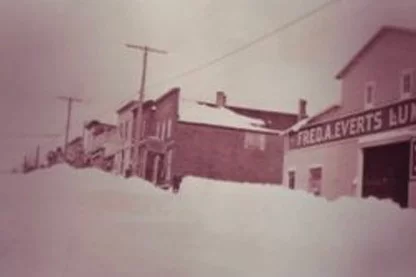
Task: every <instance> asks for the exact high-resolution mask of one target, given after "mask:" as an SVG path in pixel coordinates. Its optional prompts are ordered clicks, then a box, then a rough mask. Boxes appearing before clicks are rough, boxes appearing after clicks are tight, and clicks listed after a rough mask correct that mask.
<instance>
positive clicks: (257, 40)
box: [149, 0, 342, 87]
mask: <svg viewBox="0 0 416 277" xmlns="http://www.w3.org/2000/svg"><path fill="white" fill-rule="evenodd" d="M339 1H342V0H330V1H327V2H325V3H323V4H321V5H319V6H318V7H316V8H315V9H313V10H311V11H309V12H307V13H305V14H303V15H302V16H300V17H298V18H296V19H293V20H291V21H289V22H287V23H285V24H283V25H282V26H279V27H277V28H275V29H274V30H272V31H270V32H267V33H265V34H263V35H261V36H259V37H257V38H255V39H254V40H251V41H249V42H248V43H246V44H243V45H241V46H239V47H237V48H235V49H234V50H231V51H229V52H227V53H225V54H224V55H222V56H220V57H218V58H215V59H212V60H210V61H208V62H206V63H204V64H201V65H199V66H196V67H194V68H192V69H190V70H187V71H184V72H182V73H180V74H177V75H173V76H171V77H168V78H166V79H165V80H162V81H159V82H157V83H154V84H151V85H150V86H149V87H153V86H158V85H160V84H164V83H166V82H168V81H171V80H175V79H179V78H182V77H185V76H187V75H191V74H193V73H196V72H198V71H201V70H203V69H205V68H208V67H210V66H212V65H214V64H216V63H218V62H220V61H222V60H224V59H226V58H228V57H230V56H233V55H235V54H238V53H240V52H242V51H244V50H246V49H249V48H250V47H252V46H253V45H255V44H257V43H260V42H262V41H264V40H266V39H268V38H270V37H272V36H274V35H276V34H277V33H280V32H282V31H284V30H286V29H288V28H290V27H292V26H294V25H296V24H298V23H299V22H301V21H303V20H305V19H307V18H309V17H311V16H313V15H315V14H317V13H318V12H320V11H322V10H324V9H326V8H327V7H329V6H330V5H333V4H335V3H337V2H339Z"/></svg>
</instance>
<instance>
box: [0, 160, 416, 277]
mask: <svg viewBox="0 0 416 277" xmlns="http://www.w3.org/2000/svg"><path fill="white" fill-rule="evenodd" d="M1 178H2V180H1V185H0V272H1V276H42V277H45V276H88V277H91V276H100V277H101V276H135V277H137V276H308V277H310V276H348V277H351V276H366V277H367V276H377V277H379V276H415V275H414V274H415V272H416V260H415V257H416V211H414V210H400V209H399V208H398V207H397V206H395V205H394V204H392V203H390V202H385V201H384V202H381V201H377V200H366V201H365V200H359V199H340V200H338V201H335V202H327V201H325V200H323V199H320V198H315V197H313V196H311V195H308V194H306V193H303V192H293V191H289V190H286V189H284V188H280V187H272V186H269V185H244V184H232V183H225V182H214V181H208V180H203V179H198V178H186V179H184V182H183V185H182V187H181V191H180V193H179V194H177V195H174V194H172V193H170V192H167V191H163V190H160V189H156V188H154V187H153V186H152V185H150V184H148V183H145V182H143V181H141V180H138V179H129V180H125V179H121V178H120V177H116V176H112V175H107V174H105V173H103V172H99V171H97V170H91V169H89V170H78V171H75V170H73V169H70V168H68V167H66V166H57V167H55V168H52V169H48V170H44V171H39V172H35V173H33V174H29V175H24V176H19V175H15V176H4V175H3V176H1Z"/></svg>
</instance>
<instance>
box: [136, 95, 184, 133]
mask: <svg viewBox="0 0 416 277" xmlns="http://www.w3.org/2000/svg"><path fill="white" fill-rule="evenodd" d="M178 100H179V90H177V89H173V90H171V91H170V92H168V93H167V94H165V95H163V96H162V97H161V98H159V99H158V100H156V101H155V107H156V110H155V111H152V110H151V106H149V107H148V108H146V109H145V110H144V113H143V114H144V120H146V131H145V136H154V135H155V134H156V125H157V122H160V123H162V122H163V121H166V120H168V119H172V135H174V130H175V125H176V124H175V122H176V119H177V110H178V109H177V107H178Z"/></svg>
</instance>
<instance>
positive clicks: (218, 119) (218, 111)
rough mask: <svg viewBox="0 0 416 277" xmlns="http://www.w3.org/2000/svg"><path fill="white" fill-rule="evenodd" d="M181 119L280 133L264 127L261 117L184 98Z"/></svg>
mask: <svg viewBox="0 0 416 277" xmlns="http://www.w3.org/2000/svg"><path fill="white" fill-rule="evenodd" d="M179 121H181V122H188V123H197V124H207V125H213V126H219V127H228V128H236V129H244V130H250V131H257V132H267V133H275V134H280V131H277V130H273V129H269V128H266V127H264V126H265V123H264V121H263V120H261V119H254V118H251V117H247V116H243V115H239V114H237V113H235V112H233V111H232V110H230V109H227V108H226V107H211V106H208V105H205V104H202V103H198V102H195V101H190V100H183V99H181V100H180V101H179Z"/></svg>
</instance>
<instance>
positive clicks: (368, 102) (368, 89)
mask: <svg viewBox="0 0 416 277" xmlns="http://www.w3.org/2000/svg"><path fill="white" fill-rule="evenodd" d="M375 96H376V83H375V82H368V83H367V84H366V85H365V91H364V108H365V109H371V108H373V107H374V100H375Z"/></svg>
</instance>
